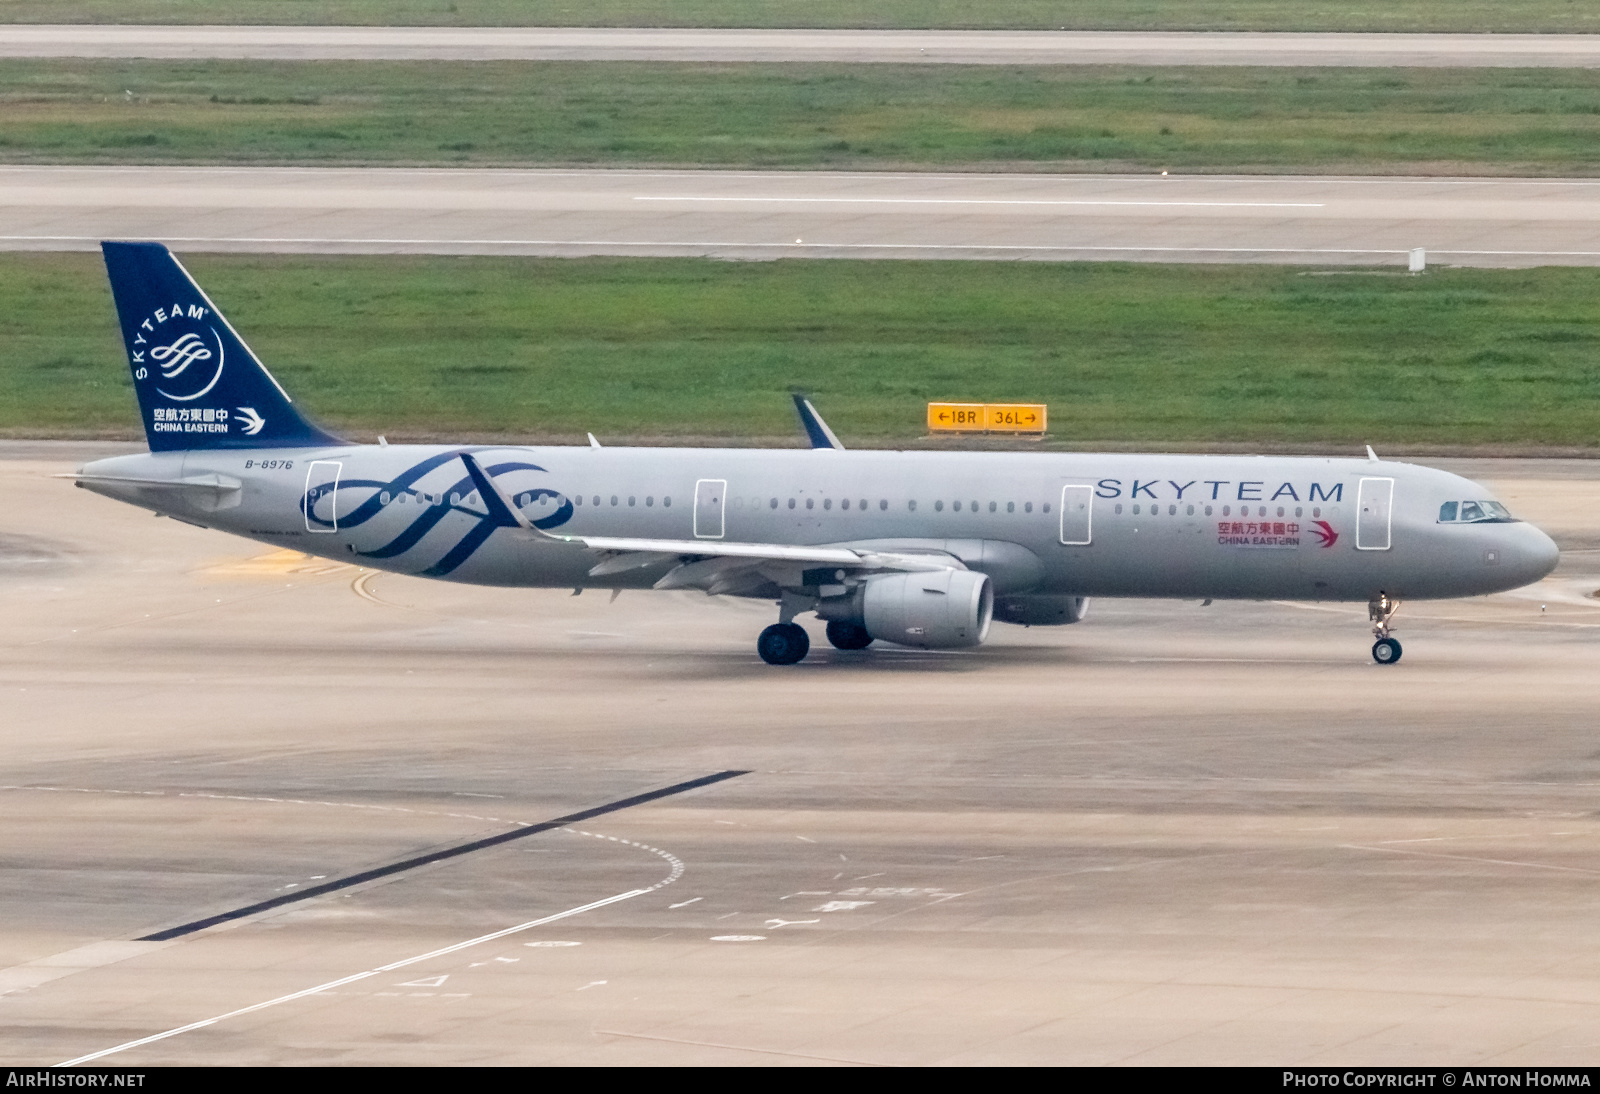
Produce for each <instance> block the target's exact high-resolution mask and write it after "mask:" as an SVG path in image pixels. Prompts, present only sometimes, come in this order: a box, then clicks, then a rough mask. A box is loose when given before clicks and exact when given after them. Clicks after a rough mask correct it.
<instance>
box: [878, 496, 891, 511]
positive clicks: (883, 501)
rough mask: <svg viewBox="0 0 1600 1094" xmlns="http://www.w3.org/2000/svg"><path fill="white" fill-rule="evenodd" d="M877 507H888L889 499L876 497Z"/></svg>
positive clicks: (881, 508) (884, 508)
mask: <svg viewBox="0 0 1600 1094" xmlns="http://www.w3.org/2000/svg"><path fill="white" fill-rule="evenodd" d="M878 508H879V509H880V510H886V509H888V508H889V499H888V498H879V499H878Z"/></svg>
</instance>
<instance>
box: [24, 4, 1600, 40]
mask: <svg viewBox="0 0 1600 1094" xmlns="http://www.w3.org/2000/svg"><path fill="white" fill-rule="evenodd" d="M0 22H17V23H279V24H318V25H324V26H338V25H345V26H355V25H369V26H370V25H379V26H383V25H392V26H532V27H539V26H543V27H560V26H593V27H864V28H884V29H902V28H917V27H950V28H974V29H988V30H1011V29H1027V30H1055V29H1065V30H1347V31H1373V30H1383V31H1465V32H1473V33H1484V32H1491V31H1494V32H1505V31H1523V32H1530V33H1531V32H1539V31H1545V32H1548V31H1569V32H1592V31H1595V30H1597V29H1600V10H1597V9H1596V8H1595V6H1594V5H1593V4H1586V3H1582V2H1578V0H1516V2H1515V3H1506V2H1505V0H1383V2H1379V0H1340V2H1338V3H1329V2H1328V0H1072V2H1071V3H1063V2H1062V0H985V2H983V3H973V2H972V0H584V2H583V3H577V2H576V0H0Z"/></svg>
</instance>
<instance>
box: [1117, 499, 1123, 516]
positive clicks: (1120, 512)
mask: <svg viewBox="0 0 1600 1094" xmlns="http://www.w3.org/2000/svg"><path fill="white" fill-rule="evenodd" d="M1121 515H1122V503H1121V502H1120V501H1119V502H1117V516H1119V517H1120V516H1121Z"/></svg>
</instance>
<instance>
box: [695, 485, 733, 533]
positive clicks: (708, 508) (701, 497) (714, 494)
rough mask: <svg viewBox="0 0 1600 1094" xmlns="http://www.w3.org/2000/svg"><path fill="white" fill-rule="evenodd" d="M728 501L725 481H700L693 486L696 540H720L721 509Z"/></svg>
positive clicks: (721, 528)
mask: <svg viewBox="0 0 1600 1094" xmlns="http://www.w3.org/2000/svg"><path fill="white" fill-rule="evenodd" d="M727 500H728V480H727V479H701V480H700V481H699V482H697V483H695V484H694V534H695V538H697V539H721V538H722V534H723V522H722V518H723V508H724V506H725V505H726V503H727Z"/></svg>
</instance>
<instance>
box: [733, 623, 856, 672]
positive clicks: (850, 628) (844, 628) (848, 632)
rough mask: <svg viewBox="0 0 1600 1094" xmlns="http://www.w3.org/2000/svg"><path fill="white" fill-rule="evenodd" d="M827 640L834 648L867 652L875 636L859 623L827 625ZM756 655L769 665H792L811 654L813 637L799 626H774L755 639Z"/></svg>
mask: <svg viewBox="0 0 1600 1094" xmlns="http://www.w3.org/2000/svg"><path fill="white" fill-rule="evenodd" d="M828 641H829V642H830V643H832V645H833V647H834V649H839V650H864V649H866V648H867V647H868V646H870V645H872V635H870V634H868V633H867V628H865V627H863V626H862V625H861V624H859V623H842V622H840V621H838V620H834V621H833V622H832V623H829V624H828ZM756 652H757V653H759V654H760V655H761V660H763V661H765V662H766V663H767V664H769V665H793V664H796V663H798V662H800V661H803V660H805V656H806V654H808V653H810V652H811V636H810V635H808V634H806V632H805V628H804V627H802V626H800V624H798V623H774V624H773V625H772V626H770V627H768V628H767V629H766V630H764V631H762V632H761V637H760V638H758V639H756Z"/></svg>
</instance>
